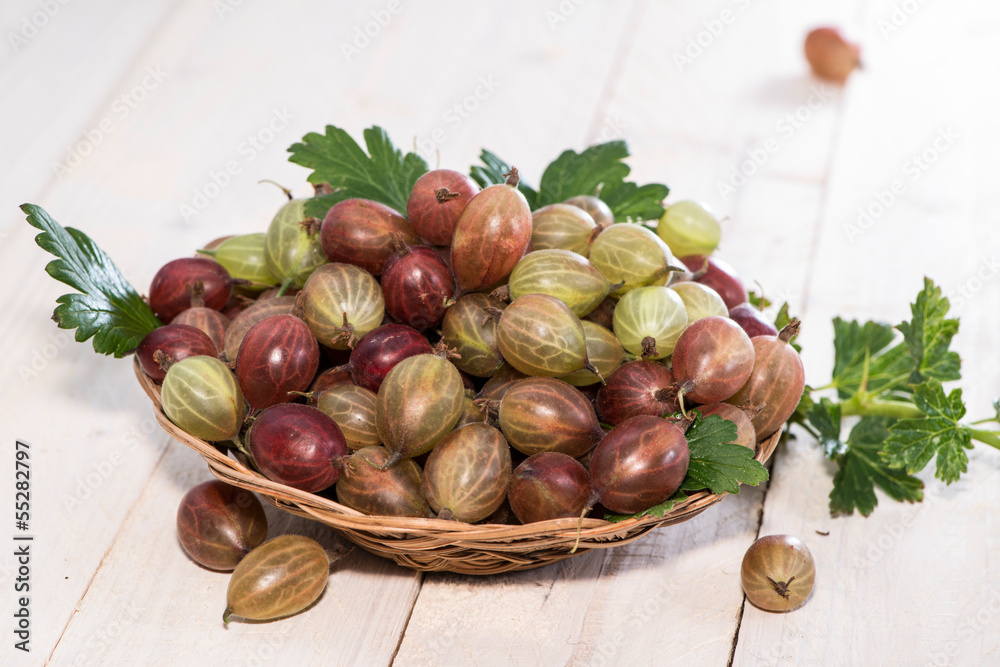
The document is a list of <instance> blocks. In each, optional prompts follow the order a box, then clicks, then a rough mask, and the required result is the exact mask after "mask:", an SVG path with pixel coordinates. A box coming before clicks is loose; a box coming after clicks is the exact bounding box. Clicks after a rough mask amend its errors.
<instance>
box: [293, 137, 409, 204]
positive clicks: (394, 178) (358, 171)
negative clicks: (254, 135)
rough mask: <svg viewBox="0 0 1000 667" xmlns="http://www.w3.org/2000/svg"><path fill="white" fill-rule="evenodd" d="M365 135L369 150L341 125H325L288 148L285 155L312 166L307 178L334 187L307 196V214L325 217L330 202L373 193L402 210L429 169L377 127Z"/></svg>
mask: <svg viewBox="0 0 1000 667" xmlns="http://www.w3.org/2000/svg"><path fill="white" fill-rule="evenodd" d="M364 137H365V147H366V148H367V149H368V152H367V153H365V150H364V149H362V148H361V146H359V145H358V142H356V141H355V140H354V139H352V138H351V135H349V134H348V133H347V132H346V131H345V130H342V129H341V128H339V127H334V126H333V125H327V127H326V132H325V134H318V133H316V132H310V133H309V134H307V135H306V136H304V137H303V138H302V141H301V142H299V143H297V144H293V145H292V146H291V147H290V148H289V149H288V152H289V153H291V157H289V158H288V159H289V161H291V162H294V163H295V164H298V165H302V166H303V167H307V168H309V169H312V170H313V172H312V173H311V174H310V175H309V182H310V183H313V184H314V185H320V184H323V183H328V184H329V185H330V187H331V188H332V189H333V192H332V193H331V194H327V195H321V196H319V197H313V198H312V199H311V200H310V201H309V202H307V203H306V215H308V216H311V217H316V218H323V216H325V215H326V212H327V211H328V210H330V207H331V206H333V205H334V204H336V203H338V202H341V201H344V200H345V199H353V198H360V199H371V200H373V201H377V202H381V203H383V204H385V205H386V206H389V207H391V208H393V209H395V210H396V211H398V212H400V213H403V214H405V213H406V200H407V198H409V196H410V191H411V190H412V189H413V185H414V184H415V183H416V182H417V179H418V178H420V177H421V176H422V175H424V174H425V173H426V172H427V163H426V162H425V161H424V159H423V158H422V157H420V156H419V155H417V154H416V153H406V154H404V153H403V152H402V151H401V150H399V149H398V148H396V146H395V145H393V143H392V141H391V140H390V139H389V136H388V135H387V134H386V132H385V130H383V129H382V128H381V127H378V126H374V127H370V128H368V129H367V130H365V131H364Z"/></svg>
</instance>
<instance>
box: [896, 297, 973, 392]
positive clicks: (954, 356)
mask: <svg viewBox="0 0 1000 667" xmlns="http://www.w3.org/2000/svg"><path fill="white" fill-rule="evenodd" d="M948 308H949V303H948V299H947V298H946V297H944V296H941V289H940V288H939V287H937V286H936V285H935V284H934V283H933V282H931V280H930V279H928V278H924V289H923V290H922V291H921V292H920V294H918V295H917V299H916V301H914V302H913V303H912V304H910V312H911V313H912V314H913V319H912V320H910V321H909V322H902V323H901V324H899V326H898V327H897V328H898V329H899V330H900V331H902V332H903V340H904V341H905V342H906V346H907V347H908V348H909V350H910V354H911V355H912V356H913V360H914V366H915V368H914V370H913V373H912V375H911V376H910V379H909V381H910V383H911V384H919V383H921V382H923V381H924V380H926V379H929V378H934V379H937V380H941V381H942V382H947V381H948V380H958V379H959V378H960V377H961V366H962V360H961V358H960V357H959V356H958V353H957V352H953V351H950V350H949V349H948V348H949V347H950V346H951V339H952V338H953V337H954V336H955V334H956V333H958V320H957V319H948V318H947V317H945V316H946V315H947V314H948Z"/></svg>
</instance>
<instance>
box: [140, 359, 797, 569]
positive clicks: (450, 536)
mask: <svg viewBox="0 0 1000 667" xmlns="http://www.w3.org/2000/svg"><path fill="white" fill-rule="evenodd" d="M134 370H135V374H136V377H137V378H138V380H139V384H140V385H141V386H142V388H143V390H144V391H145V392H146V395H147V396H148V397H149V399H150V400H151V401H152V403H153V407H154V416H155V418H156V420H157V422H158V423H159V424H160V426H161V427H162V428H163V429H164V430H165V431H166V432H167V433H168V434H170V436H171V437H173V438H174V439H175V440H177V441H178V442H181V443H183V444H185V445H187V446H188V447H190V448H191V449H193V450H195V451H197V452H198V453H199V454H200V455H201V456H202V458H203V459H204V460H205V462H206V463H207V464H208V467H209V470H210V471H211V472H212V474H213V475H215V476H216V477H217V478H219V479H220V480H222V481H224V482H227V483H229V484H232V485H234V486H237V487H240V488H243V489H246V490H249V491H253V492H255V493H257V494H259V495H261V496H263V497H264V499H265V500H267V502H269V503H270V504H272V505H274V506H275V507H278V508H279V509H282V510H284V511H286V512H289V513H292V514H295V515H298V516H302V517H305V518H309V519H313V520H316V521H319V522H320V523H323V524H326V525H327V526H330V527H332V528H334V529H337V530H338V531H339V532H341V533H342V534H344V535H345V537H347V538H348V539H350V540H351V541H354V542H355V543H358V544H360V545H361V546H362V547H363V548H365V549H367V550H370V551H375V552H376V553H379V554H380V555H383V556H390V557H392V558H394V559H396V560H397V562H400V563H401V564H403V565H406V566H408V567H415V568H417V569H427V570H442V569H444V570H453V571H465V572H469V573H476V574H488V573H493V572H501V571H507V570H512V569H526V568H527V567H537V566H539V565H544V564H546V563H548V562H553V561H555V560H561V559H562V558H564V557H568V556H569V555H572V552H570V551H569V549H568V548H567V549H566V553H554V554H548V555H546V557H545V560H544V562H539V563H536V564H525V563H514V564H511V566H509V567H494V568H486V569H484V570H482V571H480V570H478V569H476V568H475V567H474V566H472V567H471V568H470V569H455V568H453V567H448V566H447V562H445V563H444V565H442V566H438V567H429V566H422V565H420V564H414V563H413V562H410V561H409V560H405V558H406V557H405V553H409V554H412V553H413V552H414V551H415V550H416V551H420V550H422V549H424V548H426V549H427V550H428V551H431V550H435V549H440V548H442V547H448V546H449V545H456V548H458V549H461V548H470V545H471V548H472V549H473V550H474V549H475V548H476V546H478V545H482V547H484V548H488V550H490V551H497V550H499V551H504V550H510V551H511V552H516V553H521V554H523V553H525V552H530V551H532V550H535V549H537V550H544V549H552V548H559V547H561V546H565V545H566V544H569V545H570V546H572V545H573V544H574V543H576V542H577V539H578V538H579V548H578V549H577V550H576V553H583V552H585V551H588V550H590V549H594V548H608V547H613V546H618V545H621V544H625V543H627V542H631V541H632V540H634V539H637V538H638V537H641V536H642V535H644V534H645V533H646V532H648V531H649V530H651V529H653V528H656V527H659V526H664V525H670V524H674V523H680V522H682V521H686V520H687V519H690V518H693V517H694V516H695V515H697V514H700V513H701V512H702V511H704V510H705V509H706V508H708V507H710V506H711V505H714V504H715V503H717V502H719V501H721V500H722V499H723V498H724V497H725V496H726V495H729V494H726V493H723V494H713V493H711V492H709V491H708V490H702V491H697V492H694V493H692V494H690V495H689V496H688V499H687V500H685V501H683V502H680V503H677V504H676V505H674V507H673V508H672V509H671V510H670V511H668V512H665V513H664V514H663V515H662V516H648V515H647V516H643V517H641V518H634V517H633V518H628V519H624V520H622V521H617V522H612V521H606V520H604V519H599V518H594V517H586V518H584V519H583V523H582V528H581V524H580V520H579V519H578V518H569V519H552V520H548V521H537V522H534V523H529V524H521V525H507V524H467V523H463V522H460V521H448V520H444V519H436V518H415V517H393V516H373V515H367V514H363V513H361V512H359V511H357V510H354V509H351V508H350V507H347V506H345V505H341V504H340V503H338V502H336V501H334V500H331V499H329V498H326V497H323V496H319V495H316V494H314V493H308V492H306V491H301V490H299V489H295V488H292V487H290V486H286V485H284V484H280V483H278V482H274V481H272V480H270V479H267V478H266V477H264V476H263V475H262V474H260V473H258V472H256V471H255V470H253V469H251V468H250V467H248V466H247V465H245V464H244V463H243V462H242V461H240V460H238V459H237V458H233V457H231V456H228V455H227V454H226V451H225V450H222V449H220V448H219V447H217V446H215V445H213V444H212V443H210V442H207V441H205V440H201V439H200V438H196V437H194V436H192V435H189V434H188V433H185V432H184V431H182V430H181V429H180V428H179V427H177V426H176V425H175V424H174V423H173V422H171V421H170V419H169V418H168V417H167V416H166V414H165V413H164V411H163V407H162V404H161V402H160V387H159V385H157V384H156V383H155V382H154V381H153V380H152V379H151V378H150V377H149V376H148V375H146V374H145V373H144V372H143V371H142V369H141V367H140V366H139V363H138V360H135V361H134ZM781 432H782V430H781V429H778V431H776V432H775V433H774V434H772V435H771V436H770V437H769V438H767V439H766V440H764V441H762V442H759V443H758V444H757V449H756V453H755V458H756V459H757V460H758V461H760V462H761V463H765V462H766V461H767V460H768V459H769V458H770V456H771V454H772V453H773V452H774V449H775V447H776V446H777V443H778V440H779V439H780V437H781ZM578 530H579V534H578ZM359 537H362V538H364V539H365V542H367V540H368V539H372V540H374V542H375V543H374V544H372V543H361V541H359V540H358V539H357V538H359ZM404 539H405V540H407V541H408V542H407V545H406V548H405V549H404V550H401V553H396V550H395V548H394V543H397V542H399V541H400V540H404Z"/></svg>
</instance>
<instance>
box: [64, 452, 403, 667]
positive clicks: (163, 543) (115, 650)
mask: <svg viewBox="0 0 1000 667" xmlns="http://www.w3.org/2000/svg"><path fill="white" fill-rule="evenodd" d="M208 479H212V476H211V474H210V473H209V472H208V470H207V468H206V467H205V466H204V464H203V462H202V461H201V457H199V456H198V455H197V454H196V453H195V452H193V451H191V450H188V449H186V448H184V447H183V446H182V445H179V444H176V443H174V444H173V445H172V446H171V447H170V448H169V450H168V452H167V454H166V455H165V457H164V459H163V461H162V463H161V465H160V466H159V467H158V468H157V473H156V475H154V477H153V481H152V483H151V484H150V485H149V486H148V487H147V488H146V489H145V491H144V492H143V495H142V497H141V498H140V499H139V502H138V503H137V504H136V505H135V507H134V508H133V510H132V512H131V514H130V515H129V519H128V521H127V523H126V524H125V526H124V527H123V529H122V533H121V536H120V538H119V539H118V540H117V541H116V542H115V545H114V547H113V548H112V550H111V551H110V552H109V553H108V556H107V558H106V559H105V561H104V563H103V565H102V567H101V569H100V571H99V572H98V574H97V576H96V577H95V579H94V582H93V584H92V585H91V587H90V590H89V591H88V594H87V596H86V598H84V600H83V601H82V603H81V604H80V606H79V609H78V613H77V615H76V616H75V618H74V622H73V623H71V624H70V626H69V629H68V630H67V632H66V634H65V635H64V636H63V637H62V640H61V641H60V643H59V645H58V646H57V647H56V650H55V652H54V653H53V654H52V662H53V664H57V665H61V664H72V665H77V664H79V665H108V664H127V663H134V664H153V663H155V664H158V665H189V664H192V662H197V663H198V664H224V665H230V664H231V665H246V664H253V663H254V662H255V661H260V662H267V661H268V660H272V659H275V658H278V659H280V661H281V662H282V663H283V664H308V663H311V662H313V661H315V660H317V659H322V660H323V661H324V662H329V663H330V664H337V665H348V664H356V665H369V664H386V663H387V662H388V661H389V660H390V659H391V657H392V654H393V652H394V651H395V649H396V643H397V637H398V636H399V634H400V633H401V632H402V629H403V627H404V625H405V624H406V620H407V618H408V616H409V611H410V605H411V604H412V598H413V597H415V596H416V592H417V589H416V587H414V586H410V585H407V584H408V582H409V581H411V580H413V579H414V578H415V576H416V575H414V574H413V573H411V572H407V571H404V570H401V569H400V568H398V567H396V566H395V565H394V564H393V563H391V562H389V561H386V560H384V559H380V558H372V557H369V556H367V554H363V553H362V552H360V551H358V552H352V553H351V554H350V555H349V556H347V557H346V558H344V559H342V560H340V561H337V563H336V564H334V566H333V567H332V570H331V575H330V580H329V583H328V585H327V589H326V591H325V592H324V593H323V595H322V597H321V598H320V599H319V600H318V601H317V602H316V603H315V604H314V605H313V606H311V607H310V608H309V609H307V610H306V611H304V612H302V613H301V614H299V615H296V616H293V617H289V618H286V619H282V620H280V621H275V622H272V623H247V622H238V621H235V620H234V621H232V622H231V623H230V626H229V627H226V626H225V625H224V624H223V623H222V611H223V610H224V609H225V607H226V588H227V586H228V585H229V574H227V573H222V572H213V571H211V570H207V569H205V568H202V567H200V566H198V565H197V564H196V563H194V562H193V561H192V560H190V559H189V558H188V557H187V555H186V554H185V553H184V551H183V549H181V547H180V546H179V544H178V543H177V537H176V530H170V528H171V527H172V526H171V523H172V520H173V517H174V516H176V507H177V505H178V504H179V503H180V500H181V498H182V497H183V495H184V493H185V492H186V491H187V490H188V489H189V488H191V487H192V486H194V485H196V484H199V483H201V482H203V481H206V480H208ZM266 511H267V514H268V522H269V530H268V536H269V537H276V536H277V535H281V534H286V533H294V534H299V535H306V536H308V537H312V538H314V539H316V540H318V541H319V542H320V544H322V545H323V547H324V548H326V549H340V548H344V546H345V543H344V542H343V541H342V540H341V539H340V538H338V537H336V536H335V534H334V532H333V531H332V530H330V529H329V528H327V527H325V526H322V525H320V524H317V523H316V522H313V521H307V520H304V519H300V518H298V517H293V516H291V515H289V514H287V513H285V512H281V511H279V510H276V509H274V508H271V507H270V506H267V507H266ZM164 516H166V517H168V518H169V519H170V520H168V521H165V520H164ZM394 582H400V583H402V584H403V585H402V586H398V585H396V584H395V583H394ZM372 619H378V622H377V623H375V622H371V620H372ZM346 637H350V641H345V639H346ZM209 647H214V648H212V649H209Z"/></svg>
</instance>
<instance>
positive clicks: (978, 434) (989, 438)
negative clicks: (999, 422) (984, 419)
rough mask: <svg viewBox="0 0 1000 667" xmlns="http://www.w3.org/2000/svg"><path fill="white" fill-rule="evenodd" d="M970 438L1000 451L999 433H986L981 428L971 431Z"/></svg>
mask: <svg viewBox="0 0 1000 667" xmlns="http://www.w3.org/2000/svg"><path fill="white" fill-rule="evenodd" d="M971 431H972V437H973V438H975V439H976V440H978V441H979V442H981V443H983V444H985V445H989V446H990V447H996V448H997V449H1000V431H987V430H985V429H981V428H974V429H971Z"/></svg>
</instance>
